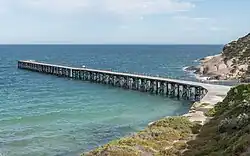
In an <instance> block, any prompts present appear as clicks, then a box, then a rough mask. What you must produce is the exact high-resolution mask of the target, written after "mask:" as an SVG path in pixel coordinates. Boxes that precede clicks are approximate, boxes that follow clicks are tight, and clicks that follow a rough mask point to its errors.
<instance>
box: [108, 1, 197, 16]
mask: <svg viewBox="0 0 250 156" xmlns="http://www.w3.org/2000/svg"><path fill="white" fill-rule="evenodd" d="M104 5H105V8H104V9H106V10H108V11H110V12H113V13H117V14H121V15H128V14H129V15H148V14H161V13H172V12H179V11H187V10H190V9H191V8H193V7H195V5H194V4H192V3H190V2H184V1H180V0H104Z"/></svg>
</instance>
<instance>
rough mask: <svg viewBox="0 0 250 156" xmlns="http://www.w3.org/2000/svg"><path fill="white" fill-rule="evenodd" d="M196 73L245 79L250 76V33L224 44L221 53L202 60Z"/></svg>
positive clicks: (223, 78)
mask: <svg viewBox="0 0 250 156" xmlns="http://www.w3.org/2000/svg"><path fill="white" fill-rule="evenodd" d="M200 62H201V65H200V66H198V69H197V71H196V74H198V75H201V76H204V77H209V78H210V79H218V80H230V79H245V78H247V77H249V76H250V33H249V34H248V35H246V36H244V37H242V38H239V39H238V40H237V41H233V42H231V43H228V44H226V45H225V46H224V48H223V51H222V53H221V54H219V55H215V56H208V57H206V58H203V59H201V60H200Z"/></svg>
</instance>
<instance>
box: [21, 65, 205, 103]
mask: <svg viewBox="0 0 250 156" xmlns="http://www.w3.org/2000/svg"><path fill="white" fill-rule="evenodd" d="M18 68H19V69H25V70H30V71H34V72H40V73H45V74H51V75H56V76H59V77H67V78H72V79H77V80H83V81H90V82H94V83H100V84H107V85H111V86H114V87H121V88H124V89H131V90H137V91H141V92H147V93H151V94H156V95H161V96H168V97H171V98H177V99H185V100H191V101H200V100H201V99H202V98H203V97H204V96H205V95H206V93H207V90H206V89H205V88H203V87H202V86H199V85H196V84H195V83H192V82H188V81H181V80H175V79H167V78H161V77H152V76H145V75H135V74H129V73H119V72H112V71H106V70H96V69H89V68H75V67H68V66H61V65H54V64H47V63H41V62H36V61H31V60H28V61H25V60H24V61H22V60H20V61H18Z"/></svg>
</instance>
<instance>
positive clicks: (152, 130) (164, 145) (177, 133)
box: [83, 117, 201, 156]
mask: <svg viewBox="0 0 250 156" xmlns="http://www.w3.org/2000/svg"><path fill="white" fill-rule="evenodd" d="M200 127H201V126H200V125H199V124H198V123H192V122H190V121H189V120H188V118H186V117H168V118H164V119H161V120H159V121H156V122H154V123H152V124H151V125H149V126H148V127H147V128H146V129H145V130H143V131H141V132H138V133H137V134H135V135H133V136H129V137H126V138H122V139H119V140H116V141H112V142H110V143H108V144H107V145H104V146H102V147H100V148H98V149H95V150H93V151H91V152H89V153H86V154H83V155H84V156H141V155H156V156H160V155H179V154H180V152H181V150H182V149H185V148H186V142H187V141H188V140H190V139H191V136H193V134H197V133H198V132H199V129H200Z"/></svg>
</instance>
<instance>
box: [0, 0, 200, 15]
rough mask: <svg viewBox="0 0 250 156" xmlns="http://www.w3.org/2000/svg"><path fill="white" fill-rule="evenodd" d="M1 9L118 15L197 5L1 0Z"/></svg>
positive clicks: (178, 0)
mask: <svg viewBox="0 0 250 156" xmlns="http://www.w3.org/2000/svg"><path fill="white" fill-rule="evenodd" d="M0 5H1V6H2V7H1V6H0V9H1V8H7V9H13V8H15V7H22V8H25V9H32V10H39V9H40V10H43V11H53V12H56V13H57V12H60V13H65V12H66V13H68V12H71V13H72V12H75V11H84V10H86V9H90V10H91V11H93V12H98V11H106V12H109V13H113V14H118V15H140V16H141V15H149V14H161V13H172V12H178V11H187V10H190V9H191V8H193V7H195V5H194V4H193V3H191V2H187V1H184V0H19V1H16V0H0Z"/></svg>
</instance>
